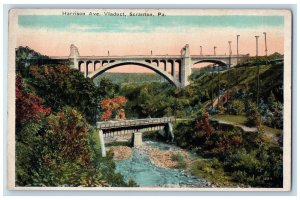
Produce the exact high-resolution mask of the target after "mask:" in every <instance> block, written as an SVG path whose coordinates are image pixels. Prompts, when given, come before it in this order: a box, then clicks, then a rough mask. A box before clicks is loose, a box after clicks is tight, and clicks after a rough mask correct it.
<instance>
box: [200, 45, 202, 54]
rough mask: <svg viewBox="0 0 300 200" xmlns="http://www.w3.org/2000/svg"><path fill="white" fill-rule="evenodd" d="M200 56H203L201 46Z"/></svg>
mask: <svg viewBox="0 0 300 200" xmlns="http://www.w3.org/2000/svg"><path fill="white" fill-rule="evenodd" d="M200 56H202V46H200Z"/></svg>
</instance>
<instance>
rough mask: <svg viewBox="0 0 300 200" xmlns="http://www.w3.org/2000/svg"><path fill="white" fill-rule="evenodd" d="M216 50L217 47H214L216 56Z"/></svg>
mask: <svg viewBox="0 0 300 200" xmlns="http://www.w3.org/2000/svg"><path fill="white" fill-rule="evenodd" d="M216 48H217V47H216V46H214V55H216Z"/></svg>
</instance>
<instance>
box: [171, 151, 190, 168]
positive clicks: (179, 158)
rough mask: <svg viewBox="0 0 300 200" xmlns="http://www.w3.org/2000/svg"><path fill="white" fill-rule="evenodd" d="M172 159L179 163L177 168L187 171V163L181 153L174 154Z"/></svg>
mask: <svg viewBox="0 0 300 200" xmlns="http://www.w3.org/2000/svg"><path fill="white" fill-rule="evenodd" d="M171 159H172V160H173V161H176V162H177V164H176V168H178V169H185V168H186V167H187V163H186V161H185V159H184V157H183V156H182V154H181V153H176V154H172V157H171Z"/></svg>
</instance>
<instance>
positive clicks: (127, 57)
mask: <svg viewBox="0 0 300 200" xmlns="http://www.w3.org/2000/svg"><path fill="white" fill-rule="evenodd" d="M248 56H249V55H247V54H246V55H242V54H240V55H234V54H232V55H231V58H237V57H239V58H242V57H248ZM228 57H229V55H191V59H222V58H228ZM50 58H51V59H69V58H70V57H69V56H50ZM181 58H182V56H181V55H124V56H78V57H77V59H81V60H107V59H108V60H145V59H181Z"/></svg>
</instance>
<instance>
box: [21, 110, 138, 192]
mask: <svg viewBox="0 0 300 200" xmlns="http://www.w3.org/2000/svg"><path fill="white" fill-rule="evenodd" d="M28 126H30V128H28V127H24V128H23V129H22V130H24V132H26V133H27V132H28V131H30V133H31V137H29V136H27V135H25V136H24V137H23V138H22V140H20V141H18V142H17V155H18V157H17V158H18V159H17V163H16V165H17V167H16V168H17V171H16V172H17V184H18V185H23V186H24V185H40V186H61V185H67V186H105V185H112V186H127V183H125V182H124V181H123V176H122V175H121V174H119V173H115V171H114V170H115V164H114V161H113V159H112V157H113V155H112V154H109V155H108V156H107V157H105V158H102V157H101V155H100V152H101V150H100V149H99V145H97V143H96V142H95V141H94V138H93V137H94V136H93V134H92V133H94V132H95V131H94V130H90V131H89V125H88V124H87V122H86V121H85V119H84V118H83V116H82V115H81V114H80V113H79V112H78V111H77V110H75V109H73V108H71V107H64V108H63V109H62V111H61V112H58V113H57V114H52V115H50V116H49V117H48V120H47V123H46V124H44V129H43V134H37V133H36V134H35V135H32V130H37V128H36V127H34V126H33V125H28ZM31 140H33V141H32V142H31V143H29V144H30V145H28V142H30V141H31ZM25 142H27V146H26V143H25ZM36 142H38V143H36ZM37 144H38V145H37ZM130 184H132V183H130Z"/></svg>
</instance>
